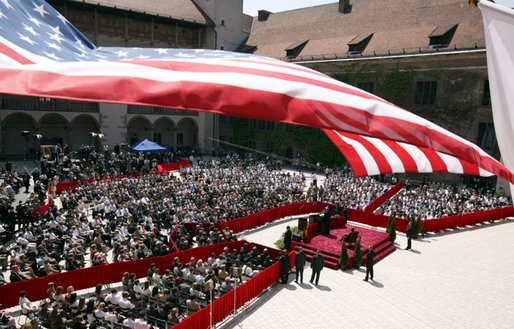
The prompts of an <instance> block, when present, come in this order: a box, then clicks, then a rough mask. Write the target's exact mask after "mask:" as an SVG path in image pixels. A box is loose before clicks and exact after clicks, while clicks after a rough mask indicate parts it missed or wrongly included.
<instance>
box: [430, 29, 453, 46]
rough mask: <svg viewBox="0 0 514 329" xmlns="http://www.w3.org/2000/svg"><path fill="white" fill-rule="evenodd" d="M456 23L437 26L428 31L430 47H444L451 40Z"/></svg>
mask: <svg viewBox="0 0 514 329" xmlns="http://www.w3.org/2000/svg"><path fill="white" fill-rule="evenodd" d="M457 26H458V24H453V25H443V26H438V27H436V28H435V30H434V31H433V32H432V33H430V35H429V36H428V38H429V39H430V45H429V46H430V47H432V48H444V47H448V45H449V44H450V43H451V42H452V38H453V35H454V34H455V31H456V30H457Z"/></svg>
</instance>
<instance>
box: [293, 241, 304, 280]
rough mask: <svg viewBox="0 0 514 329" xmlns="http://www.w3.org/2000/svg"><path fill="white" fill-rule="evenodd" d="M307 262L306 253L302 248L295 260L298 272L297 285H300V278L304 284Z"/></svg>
mask: <svg viewBox="0 0 514 329" xmlns="http://www.w3.org/2000/svg"><path fill="white" fill-rule="evenodd" d="M305 260H306V256H305V253H304V252H303V248H302V247H300V249H299V250H298V252H297V253H296V257H295V258H294V268H295V271H296V280H295V281H294V282H296V283H298V277H300V283H303V268H304V267H305Z"/></svg>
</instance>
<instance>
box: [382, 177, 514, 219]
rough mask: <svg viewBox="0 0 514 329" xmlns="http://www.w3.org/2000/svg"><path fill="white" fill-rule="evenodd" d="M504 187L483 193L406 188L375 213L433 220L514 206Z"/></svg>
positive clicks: (452, 188)
mask: <svg viewBox="0 0 514 329" xmlns="http://www.w3.org/2000/svg"><path fill="white" fill-rule="evenodd" d="M511 205H512V201H511V199H510V197H506V196H505V193H504V191H503V189H502V188H499V189H498V191H494V190H480V189H477V188H470V187H466V186H461V187H457V186H455V185H450V184H444V183H435V182H427V183H425V184H422V185H419V186H416V187H411V188H404V189H402V190H400V191H399V192H398V193H397V194H396V195H395V196H394V197H392V198H391V199H390V200H388V201H387V202H386V203H384V204H383V205H382V206H380V207H379V208H378V209H377V210H376V211H375V213H377V214H383V215H386V216H389V215H391V214H394V216H396V217H399V218H416V217H419V218H421V219H432V218H441V217H445V216H453V215H458V214H464V213H471V212H477V211H481V210H488V209H493V208H499V207H505V206H511Z"/></svg>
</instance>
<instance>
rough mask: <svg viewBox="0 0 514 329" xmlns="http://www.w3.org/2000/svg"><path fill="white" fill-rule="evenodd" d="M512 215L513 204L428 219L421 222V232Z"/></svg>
mask: <svg viewBox="0 0 514 329" xmlns="http://www.w3.org/2000/svg"><path fill="white" fill-rule="evenodd" d="M511 216H514V207H512V206H511V207H503V208H496V209H490V210H484V211H477V212H474V213H469V214H462V215H455V216H449V217H442V218H437V219H426V220H423V221H422V222H421V232H423V233H425V232H438V231H442V230H446V229H454V228H457V227H465V226H468V225H476V224H479V223H484V222H487V221H491V220H496V219H502V218H506V217H511Z"/></svg>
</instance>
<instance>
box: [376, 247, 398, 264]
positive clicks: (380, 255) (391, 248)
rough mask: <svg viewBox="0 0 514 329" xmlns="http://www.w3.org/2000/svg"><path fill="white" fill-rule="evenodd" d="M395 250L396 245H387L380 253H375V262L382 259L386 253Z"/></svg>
mask: <svg viewBox="0 0 514 329" xmlns="http://www.w3.org/2000/svg"><path fill="white" fill-rule="evenodd" d="M395 250H396V247H395V246H394V245H391V246H389V247H388V248H387V249H385V250H384V251H382V252H381V253H380V254H378V255H376V257H375V263H376V262H378V261H380V260H382V259H384V258H385V257H386V256H387V255H389V254H391V253H393V252H394V251H395Z"/></svg>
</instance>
